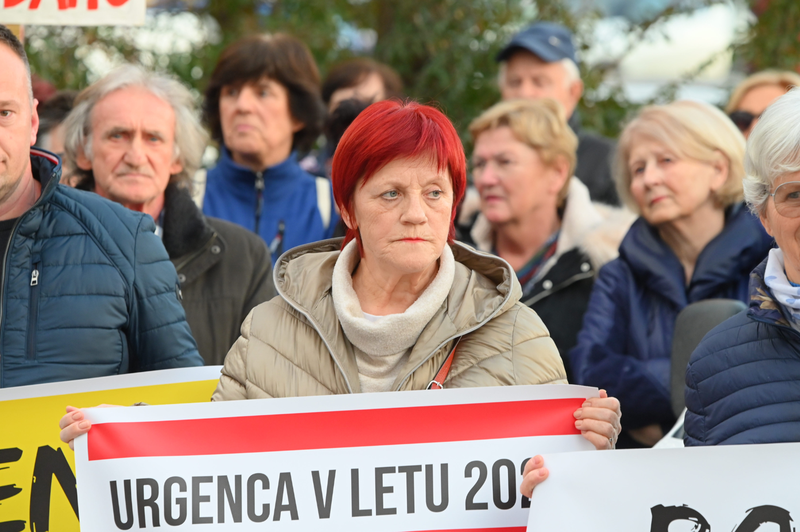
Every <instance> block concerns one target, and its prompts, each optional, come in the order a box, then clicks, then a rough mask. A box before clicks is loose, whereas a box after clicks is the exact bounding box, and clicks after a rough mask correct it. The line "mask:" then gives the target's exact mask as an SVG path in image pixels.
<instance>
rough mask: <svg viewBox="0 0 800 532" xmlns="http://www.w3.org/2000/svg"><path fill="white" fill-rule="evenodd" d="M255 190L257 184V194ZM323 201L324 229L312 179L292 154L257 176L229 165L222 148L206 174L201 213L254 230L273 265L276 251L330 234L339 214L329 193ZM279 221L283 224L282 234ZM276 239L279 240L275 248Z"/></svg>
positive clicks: (224, 150)
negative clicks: (327, 204)
mask: <svg viewBox="0 0 800 532" xmlns="http://www.w3.org/2000/svg"><path fill="white" fill-rule="evenodd" d="M259 186H263V190H262V191H261V192H259V190H258V187H259ZM328 186H329V187H330V184H329V185H328ZM259 196H260V199H259ZM328 201H329V202H330V213H331V218H330V223H329V224H328V226H327V227H325V226H324V224H323V220H322V216H321V215H320V211H319V207H318V199H317V184H316V178H315V177H314V176H312V175H311V174H309V173H307V172H305V171H304V170H303V169H302V168H300V166H299V165H298V164H297V160H296V158H295V156H294V155H290V156H289V157H288V158H287V159H286V160H285V161H283V162H282V163H280V164H277V165H275V166H271V167H269V168H267V169H266V170H264V171H263V172H253V171H252V170H250V169H249V168H245V167H244V166H240V165H238V164H236V163H235V162H233V160H232V159H231V158H230V154H229V153H228V150H227V148H225V147H223V148H222V150H221V154H220V158H219V161H218V162H217V166H216V167H214V168H213V169H211V170H209V171H208V178H207V182H206V194H205V199H204V200H203V214H205V215H206V216H213V217H215V218H222V219H223V220H227V221H229V222H233V223H235V224H239V225H241V226H242V227H244V228H246V229H249V230H250V231H255V232H257V233H258V234H259V235H261V238H263V239H264V241H265V242H266V243H267V245H268V246H270V251H271V252H272V263H273V264H277V261H278V257H279V256H280V255H281V254H282V252H284V251H288V250H289V249H291V248H293V247H296V246H300V245H302V244H308V243H310V242H316V241H317V240H324V239H326V238H331V237H332V236H333V231H334V229H335V228H336V224H337V222H338V221H339V216H338V214H336V209H335V208H334V206H333V193H332V192H331V194H330V196H329V199H328ZM280 222H283V226H284V229H283V233H282V234H281V231H280V229H279V225H280ZM256 224H257V225H258V227H257V228H256ZM256 229H257V230H256ZM279 235H280V236H281V237H282V241H281V243H280V245H277V244H278V240H279V239H276V237H278V236H279ZM273 244H275V245H273Z"/></svg>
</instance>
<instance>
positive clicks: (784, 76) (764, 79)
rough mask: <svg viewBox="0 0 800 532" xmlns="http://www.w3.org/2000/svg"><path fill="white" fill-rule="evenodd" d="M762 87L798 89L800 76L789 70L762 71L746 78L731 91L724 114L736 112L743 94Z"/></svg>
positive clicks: (785, 89)
mask: <svg viewBox="0 0 800 532" xmlns="http://www.w3.org/2000/svg"><path fill="white" fill-rule="evenodd" d="M762 85H777V86H779V87H782V88H783V90H784V91H788V90H789V89H791V88H792V87H800V74H798V73H797V72H792V71H791V70H764V71H762V72H756V73H755V74H753V75H752V76H748V77H746V78H745V79H744V80H742V81H741V83H739V84H738V85H737V86H736V88H735V89H733V92H732V93H731V98H730V100H728V105H726V106H725V112H726V113H732V112H733V111H736V109H738V107H739V104H740V103H741V101H742V99H743V98H744V96H745V94H747V93H748V92H750V91H751V90H753V89H755V88H756V87H760V86H762Z"/></svg>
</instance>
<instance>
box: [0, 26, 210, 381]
mask: <svg viewBox="0 0 800 532" xmlns="http://www.w3.org/2000/svg"><path fill="white" fill-rule="evenodd" d="M0 72H3V76H0V102H2V105H0V252H1V253H2V255H3V258H4V260H3V263H2V276H1V277H0V282H1V283H2V284H1V285H0V294H1V295H2V307H1V308H0V387H8V386H20V385H26V384H38V383H45V382H54V381H63V380H72V379H81V378H88V377H100V376H105V375H114V374H118V373H127V372H133V371H146V370H153V369H166V368H174V367H181V366H200V365H202V364H203V360H202V358H200V355H199V354H198V352H197V346H196V345H195V342H194V339H193V338H192V336H191V333H190V332H189V326H188V325H187V324H186V318H185V315H184V312H183V308H182V307H181V304H180V301H179V297H180V289H179V287H178V280H177V274H176V273H175V268H174V267H173V266H172V263H171V262H170V261H169V257H168V256H167V253H166V251H165V250H164V246H163V245H162V244H161V242H160V241H159V239H158V237H157V236H156V235H155V234H154V233H153V230H154V228H155V226H154V223H153V220H152V219H151V218H149V217H147V216H144V215H142V214H140V213H134V212H131V211H129V210H127V209H125V208H124V207H121V206H119V205H116V204H114V203H112V202H110V201H107V200H104V199H102V198H100V197H99V196H96V195H94V194H89V193H86V192H80V191H77V190H72V189H69V188H67V187H64V186H59V184H58V180H59V178H60V176H61V167H60V164H59V161H58V159H57V158H56V157H55V156H54V155H52V154H49V153H48V152H44V151H40V150H32V149H31V148H30V146H31V145H32V144H33V143H34V141H35V139H36V129H37V127H38V117H37V115H36V110H35V101H34V100H33V96H32V92H31V89H30V87H31V85H30V74H29V70H28V67H27V58H26V57H25V53H24V50H23V48H22V46H21V45H20V43H19V41H18V40H17V39H16V37H14V35H13V34H12V33H11V32H10V31H9V30H8V29H7V28H6V27H5V26H2V25H0Z"/></svg>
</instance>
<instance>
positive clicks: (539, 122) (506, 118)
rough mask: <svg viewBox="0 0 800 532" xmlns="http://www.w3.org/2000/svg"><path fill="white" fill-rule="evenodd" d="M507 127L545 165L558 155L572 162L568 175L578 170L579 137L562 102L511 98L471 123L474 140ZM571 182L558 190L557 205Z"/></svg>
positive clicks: (565, 195)
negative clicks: (493, 130)
mask: <svg viewBox="0 0 800 532" xmlns="http://www.w3.org/2000/svg"><path fill="white" fill-rule="evenodd" d="M503 126H505V127H508V128H509V129H510V130H511V132H512V133H513V134H514V137H516V139H517V140H518V141H520V142H522V143H523V144H527V145H528V146H530V147H531V148H533V149H534V150H536V152H537V153H538V154H539V157H540V158H541V159H542V162H543V163H544V164H546V165H548V166H549V165H552V164H554V163H555V162H556V161H557V160H558V159H559V158H561V159H563V160H565V161H566V162H567V164H568V165H569V173H568V176H572V175H573V174H574V173H575V165H576V161H577V156H576V150H577V149H578V137H577V136H576V135H575V133H573V131H572V129H570V127H569V126H568V125H567V118H566V115H565V113H564V109H563V108H562V107H561V104H559V103H558V102H556V101H555V100H553V99H551V98H541V99H537V100H508V101H504V102H500V103H498V104H496V105H494V106H492V107H490V108H489V109H487V110H486V111H484V112H483V113H482V114H481V115H480V116H479V117H478V118H476V119H475V120H473V121H472V123H471V124H470V125H469V132H470V134H471V135H472V139H473V140H477V138H478V137H479V136H480V135H481V134H483V133H485V132H486V131H489V130H491V129H497V128H499V127H503ZM569 182H570V180H569V179H567V180H565V181H564V186H563V187H562V188H561V190H560V191H559V193H558V203H557V205H558V207H562V206H563V204H564V200H565V199H566V197H567V191H568V190H569Z"/></svg>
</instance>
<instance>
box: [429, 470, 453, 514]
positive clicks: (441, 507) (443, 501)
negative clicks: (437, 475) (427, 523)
mask: <svg viewBox="0 0 800 532" xmlns="http://www.w3.org/2000/svg"><path fill="white" fill-rule="evenodd" d="M441 477H442V478H441V481H440V483H439V484H440V486H441V489H442V493H441V497H440V502H439V504H438V505H436V504H435V503H434V502H433V499H434V493H433V464H428V465H426V466H425V504H427V505H428V510H430V511H431V512H443V511H445V510H446V509H447V505H448V504H450V493H449V488H448V481H447V464H442V465H441Z"/></svg>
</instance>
